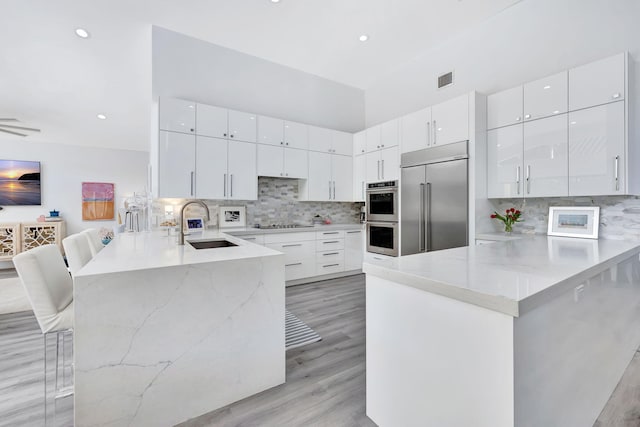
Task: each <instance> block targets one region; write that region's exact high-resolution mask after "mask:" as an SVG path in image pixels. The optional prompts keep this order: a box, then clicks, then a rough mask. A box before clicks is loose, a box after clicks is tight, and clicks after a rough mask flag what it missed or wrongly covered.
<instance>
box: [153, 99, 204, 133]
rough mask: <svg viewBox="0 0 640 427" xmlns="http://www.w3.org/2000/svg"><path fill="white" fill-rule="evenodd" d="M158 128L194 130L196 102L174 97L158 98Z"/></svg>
mask: <svg viewBox="0 0 640 427" xmlns="http://www.w3.org/2000/svg"><path fill="white" fill-rule="evenodd" d="M159 127H160V130H168V131H172V132H181V133H191V134H193V133H195V132H196V103H195V102H191V101H185V100H182V99H175V98H161V99H160V117H159Z"/></svg>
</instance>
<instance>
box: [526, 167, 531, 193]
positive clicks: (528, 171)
mask: <svg viewBox="0 0 640 427" xmlns="http://www.w3.org/2000/svg"><path fill="white" fill-rule="evenodd" d="M530 193H531V165H527V194H530Z"/></svg>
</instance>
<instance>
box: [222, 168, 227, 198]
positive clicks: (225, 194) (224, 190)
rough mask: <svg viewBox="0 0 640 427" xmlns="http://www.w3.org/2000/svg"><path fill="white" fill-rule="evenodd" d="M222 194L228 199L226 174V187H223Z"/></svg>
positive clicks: (225, 177)
mask: <svg viewBox="0 0 640 427" xmlns="http://www.w3.org/2000/svg"><path fill="white" fill-rule="evenodd" d="M222 193H223V196H224V197H227V174H226V173H225V174H224V187H222Z"/></svg>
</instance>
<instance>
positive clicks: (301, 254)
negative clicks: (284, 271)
mask: <svg viewBox="0 0 640 427" xmlns="http://www.w3.org/2000/svg"><path fill="white" fill-rule="evenodd" d="M266 246H267V247H268V248H271V249H275V250H276V251H278V252H282V253H283V254H284V262H285V264H286V263H288V262H290V261H300V260H301V259H305V258H314V257H315V254H316V247H315V242H314V241H313V240H310V241H306V242H286V243H269V244H267V245H266Z"/></svg>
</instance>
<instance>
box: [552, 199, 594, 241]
mask: <svg viewBox="0 0 640 427" xmlns="http://www.w3.org/2000/svg"><path fill="white" fill-rule="evenodd" d="M599 223H600V207H598V206H566V207H565V206H562V207H560V206H552V207H550V208H549V228H548V229H547V235H548V236H563V237H580V238H583V239H597V238H598V225H599Z"/></svg>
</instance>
